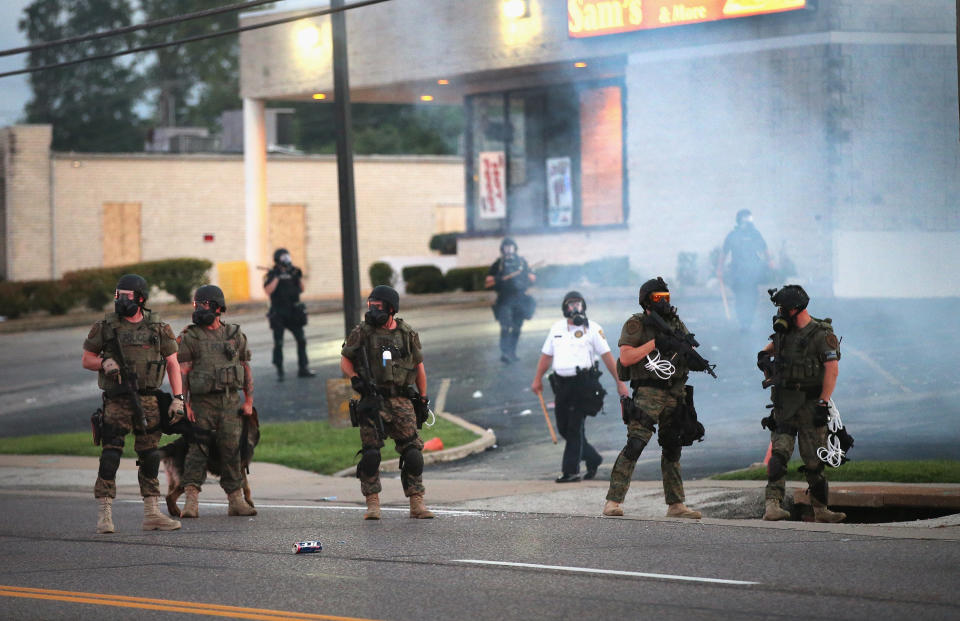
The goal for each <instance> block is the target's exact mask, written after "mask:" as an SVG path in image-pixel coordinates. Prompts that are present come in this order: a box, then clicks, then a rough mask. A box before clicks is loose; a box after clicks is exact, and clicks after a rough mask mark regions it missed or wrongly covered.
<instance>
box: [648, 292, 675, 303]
mask: <svg viewBox="0 0 960 621" xmlns="http://www.w3.org/2000/svg"><path fill="white" fill-rule="evenodd" d="M650 301H651V302H669V301H670V292H669V291H654V292H653V293H651V294H650Z"/></svg>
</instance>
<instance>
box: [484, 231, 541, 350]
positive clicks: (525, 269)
mask: <svg viewBox="0 0 960 621" xmlns="http://www.w3.org/2000/svg"><path fill="white" fill-rule="evenodd" d="M536 280H537V277H536V275H535V274H534V273H533V272H532V271H531V270H530V266H529V265H527V261H526V259H524V258H523V257H521V256H519V255H518V254H517V242H515V241H513V240H512V239H511V238H509V237H504V238H503V241H502V242H500V258H499V259H497V260H496V261H494V262H493V265H491V266H490V271H489V272H487V278H486V281H485V282H484V287H485V288H487V289H491V288H492V289H494V290H495V291H496V292H497V301H496V303H495V304H494V305H493V314H494V315H495V316H496V318H497V321H498V322H500V361H501V362H503V363H505V364H509V363H511V362H514V361H516V360H517V359H518V358H517V341H519V340H520V329H521V328H522V327H523V321H524V319H530V318H531V317H532V316H533V298H531V297H530V296H528V295H527V294H526V290H527V288H528V287H529V286H530V285H532V284H533V283H534V282H535V281H536Z"/></svg>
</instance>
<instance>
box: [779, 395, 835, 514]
mask: <svg viewBox="0 0 960 621" xmlns="http://www.w3.org/2000/svg"><path fill="white" fill-rule="evenodd" d="M801 394H802V393H796V392H795V391H783V396H782V397H781V401H782V404H783V409H782V410H781V411H780V412H777V414H776V415H775V420H776V423H777V431H773V432H770V444H771V445H772V451H771V452H772V453H773V454H777V455H779V456H780V457H781V458H782V459H783V463H787V462H788V461H790V458H791V457H792V456H793V446H794V443H796V444H797V445H798V448H799V450H800V459H802V460H803V465H804V466H805V468H804V476H805V477H806V479H807V485H808V486H809V488H813V487H815V486H817V485H818V484H820V483H821V482H822V481H824V476H823V469H824V464H823V462H821V461H820V458H819V457H817V449H818V448H820V447H821V446H826V443H827V428H826V426H824V427H814V425H813V415H814V410H815V408H816V405H817V400H816V399H806V398H804V397H801V396H800V395H801ZM785 481H786V476H781V477H779V478H778V479H776V480H773V481H768V482H767V490H766V498H767V499H768V500H771V499H772V500H776V501H777V502H780V501H782V500H783V496H784V494H785V493H786V483H785Z"/></svg>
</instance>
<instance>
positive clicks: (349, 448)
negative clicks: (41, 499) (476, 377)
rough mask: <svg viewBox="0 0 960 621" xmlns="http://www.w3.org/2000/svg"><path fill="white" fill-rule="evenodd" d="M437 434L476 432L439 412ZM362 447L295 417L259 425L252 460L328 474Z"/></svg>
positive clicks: (61, 450) (433, 430) (10, 448)
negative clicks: (441, 416) (285, 420)
mask: <svg viewBox="0 0 960 621" xmlns="http://www.w3.org/2000/svg"><path fill="white" fill-rule="evenodd" d="M435 436H439V437H440V439H441V440H443V447H444V448H452V447H454V446H460V445H461V444H467V443H468V442H472V441H473V440H475V439H477V437H478V436H477V435H476V434H474V433H473V432H470V431H467V430H465V429H463V428H461V427H459V426H457V425H454V424H453V423H450V422H448V421H446V420H444V419H442V418H437V423H436V424H435V425H434V426H433V427H424V428H423V429H421V430H420V437H421V438H423V440H424V442H426V441H427V440H429V439H430V438H433V437H435ZM174 439H175V438H174V436H164V438H163V440H161V441H160V444H166V443H167V442H172V441H173V440H174ZM359 449H360V430H359V429H355V428H353V427H348V428H346V429H335V428H333V427H331V426H330V425H329V424H327V422H326V421H303V422H295V423H264V424H262V425H261V426H260V444H259V445H258V446H257V450H256V452H255V454H254V457H253V461H254V462H258V461H259V462H270V463H274V464H281V465H284V466H289V467H290V468H298V469H301V470H311V471H313V472H319V473H321V474H331V473H334V472H336V471H338V470H342V469H343V468H346V467H348V466H350V465H352V464H354V463H356V459H357V458H356V457H355V454H356V452H357V450H359ZM0 453H6V454H13V455H79V456H89V457H98V456H99V455H100V447H99V446H94V445H93V440H91V436H90V434H89V433H60V434H53V435H36V436H23V437H19V438H0ZM123 456H124V457H136V453H134V451H133V438H132V436H127V441H126V443H125V446H124V449H123ZM394 457H399V456H398V455H397V454H396V452H395V451H394V450H393V441H391V440H387V441H386V446H385V447H384V449H383V459H384V460H387V459H393V458H394Z"/></svg>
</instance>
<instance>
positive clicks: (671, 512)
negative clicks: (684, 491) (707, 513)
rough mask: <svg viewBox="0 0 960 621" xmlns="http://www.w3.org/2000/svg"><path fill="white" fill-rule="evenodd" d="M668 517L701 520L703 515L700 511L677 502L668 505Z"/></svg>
mask: <svg viewBox="0 0 960 621" xmlns="http://www.w3.org/2000/svg"><path fill="white" fill-rule="evenodd" d="M667 517H675V518H687V519H690V520H699V519H700V518H702V517H703V515H702V514H701V513H700V512H699V511H694V510H693V509H690V508H688V507H687V505H685V504H683V503H682V502H675V503H673V504H672V505H670V506H669V507H667Z"/></svg>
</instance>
